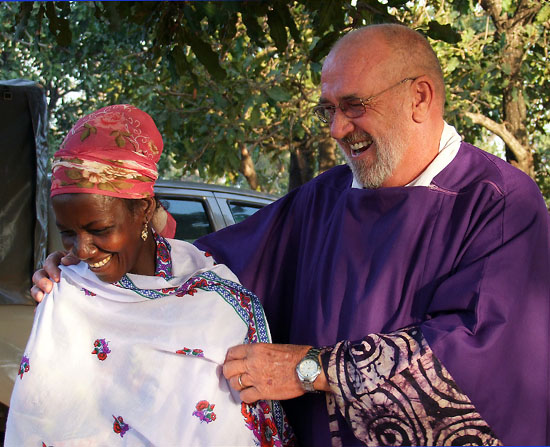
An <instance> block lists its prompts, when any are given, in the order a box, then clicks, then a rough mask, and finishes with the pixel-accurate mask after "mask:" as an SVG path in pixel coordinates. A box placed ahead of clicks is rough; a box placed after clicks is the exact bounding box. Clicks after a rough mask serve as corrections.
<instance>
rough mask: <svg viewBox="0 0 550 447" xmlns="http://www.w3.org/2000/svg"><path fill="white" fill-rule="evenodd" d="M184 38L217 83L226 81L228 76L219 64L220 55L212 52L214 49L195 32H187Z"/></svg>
mask: <svg viewBox="0 0 550 447" xmlns="http://www.w3.org/2000/svg"><path fill="white" fill-rule="evenodd" d="M184 36H185V41H186V43H188V44H189V46H190V47H191V49H192V50H193V53H195V56H196V57H197V59H198V60H199V61H200V62H201V64H203V65H204V66H205V67H206V69H207V70H208V73H210V75H211V76H212V77H213V78H214V79H216V80H217V81H222V80H224V79H225V78H226V77H227V74H226V72H225V70H224V69H223V68H222V67H221V65H220V63H219V60H218V54H217V53H214V51H212V47H211V46H210V45H209V44H207V43H206V42H204V41H203V40H201V39H200V38H199V37H198V36H197V35H196V34H195V33H193V32H186V33H185V34H184Z"/></svg>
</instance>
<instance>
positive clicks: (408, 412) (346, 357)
mask: <svg viewBox="0 0 550 447" xmlns="http://www.w3.org/2000/svg"><path fill="white" fill-rule="evenodd" d="M321 355H322V360H323V366H324V367H325V368H326V369H325V372H326V375H327V379H328V381H329V384H330V387H331V389H332V394H331V396H330V397H329V396H327V407H328V411H329V418H330V430H331V434H332V436H333V445H339V443H341V441H340V439H339V433H338V432H339V430H340V427H338V420H337V418H336V417H335V413H336V408H338V410H339V412H340V413H341V415H342V416H343V417H344V418H345V419H346V422H347V423H348V426H349V427H350V428H351V430H352V431H353V433H354V435H355V436H356V437H357V439H359V440H360V441H361V442H363V443H364V444H365V445H378V446H380V445H502V444H501V443H500V441H499V440H498V439H497V437H496V436H495V434H494V433H493V432H492V430H491V429H490V427H489V426H488V425H487V423H486V422H485V421H484V420H483V419H482V417H481V416H480V415H479V413H477V411H476V409H475V408H474V406H473V405H472V403H471V401H470V399H469V398H468V396H466V395H465V394H464V393H462V391H461V390H460V389H459V387H458V385H457V384H456V383H455V382H454V380H453V378H452V377H451V376H450V374H449V372H448V371H447V370H446V369H445V367H444V366H443V365H442V364H441V363H440V362H439V360H438V359H437V358H436V357H435V355H434V354H433V352H432V351H431V349H430V347H429V346H428V344H427V342H426V340H425V339H424V337H423V336H422V333H421V331H420V329H419V328H418V327H409V328H405V329H402V330H399V331H396V332H393V333H391V334H373V335H370V336H368V337H366V338H364V339H363V340H361V342H359V343H357V344H352V343H350V342H349V341H343V342H340V343H338V344H337V345H335V346H334V347H332V348H329V349H326V350H325V351H323V353H322V354H321ZM325 357H328V362H327V365H326V366H325V362H326V359H325ZM327 394H328V393H327Z"/></svg>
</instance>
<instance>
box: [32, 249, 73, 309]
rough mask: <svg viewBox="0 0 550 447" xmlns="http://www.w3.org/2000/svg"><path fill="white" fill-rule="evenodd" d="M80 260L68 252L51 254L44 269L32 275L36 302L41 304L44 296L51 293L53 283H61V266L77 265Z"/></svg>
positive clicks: (33, 293) (33, 294) (33, 295)
mask: <svg viewBox="0 0 550 447" xmlns="http://www.w3.org/2000/svg"><path fill="white" fill-rule="evenodd" d="M79 262H80V260H79V259H78V258H77V257H76V256H74V255H72V254H70V253H67V252H64V251H54V252H53V253H51V254H50V255H49V256H48V257H47V258H46V261H45V262H44V267H43V268H41V269H40V270H37V271H36V272H34V274H33V275H32V282H33V284H34V286H32V287H31V295H32V297H33V298H34V300H35V301H36V302H37V303H39V302H40V301H42V300H43V299H44V294H46V293H50V292H51V291H52V288H53V283H54V281H55V282H59V277H60V275H61V270H60V269H59V265H60V264H63V265H75V264H78V263H79Z"/></svg>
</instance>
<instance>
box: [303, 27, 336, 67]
mask: <svg viewBox="0 0 550 447" xmlns="http://www.w3.org/2000/svg"><path fill="white" fill-rule="evenodd" d="M338 37H340V33H339V32H338V31H331V32H330V33H327V34H325V35H324V36H323V37H321V39H319V41H318V42H317V43H316V44H315V46H314V47H313V49H312V50H311V51H310V53H309V58H310V59H311V60H312V61H314V62H318V61H320V60H321V59H323V58H324V57H325V56H326V55H327V54H328V52H329V51H330V49H331V48H332V45H334V43H335V42H336V41H337V40H338Z"/></svg>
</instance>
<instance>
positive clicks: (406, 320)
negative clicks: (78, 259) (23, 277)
mask: <svg viewBox="0 0 550 447" xmlns="http://www.w3.org/2000/svg"><path fill="white" fill-rule="evenodd" d="M321 85H322V88H321V98H320V100H319V104H318V106H317V107H316V108H315V113H316V114H317V116H318V117H319V118H320V119H321V121H323V122H324V123H326V124H327V125H329V126H330V132H331V135H332V137H333V138H334V139H335V140H336V141H337V143H338V145H339V146H340V148H341V150H342V152H343V154H344V155H345V157H346V159H347V166H338V167H336V168H333V169H332V170H329V171H328V172H326V173H324V174H322V175H320V176H319V177H317V178H316V179H314V180H312V181H311V182H309V183H307V184H306V185H304V186H302V187H301V188H299V189H297V190H294V191H292V192H291V193H289V194H288V195H286V196H285V197H283V198H282V199H280V200H279V201H277V202H276V203H275V204H273V205H270V206H268V207H266V208H264V209H263V210H261V211H259V212H258V213H256V214H255V215H254V216H252V217H251V218H249V219H247V220H246V221H245V222H243V223H241V224H239V225H234V226H232V227H229V228H227V229H225V230H222V231H220V232H218V233H214V234H211V235H209V236H206V237H204V238H202V239H200V240H199V241H197V243H196V244H197V246H198V247H199V248H201V249H203V250H208V251H209V252H211V253H213V255H214V257H215V258H216V260H217V262H220V263H224V264H227V265H228V266H229V267H230V268H231V269H232V270H233V271H234V272H235V273H236V274H237V276H238V277H239V278H240V280H241V282H242V283H243V284H244V285H245V286H246V287H248V288H249V289H251V290H253V291H255V293H256V294H258V295H259V296H260V297H261V299H262V300H263V304H264V307H265V311H266V315H267V317H268V320H269V322H270V325H271V329H272V335H273V340H274V341H275V343H279V344H273V345H241V346H236V347H234V348H231V349H230V350H229V352H228V354H227V359H226V362H225V365H224V374H225V376H226V377H227V378H228V379H229V381H230V384H231V386H233V388H235V389H236V390H238V391H240V396H241V399H242V400H244V401H246V402H252V401H255V400H258V399H280V400H285V399H288V400H287V401H286V402H285V409H286V410H287V414H288V417H289V420H290V423H291V425H292V426H293V427H294V429H295V431H296V434H297V437H298V440H299V441H300V443H301V445H303V446H307V447H310V446H311V447H313V446H314V447H319V446H329V445H331V444H332V445H334V446H338V445H344V446H355V445H372V446H379V445H501V444H503V443H504V444H512V445H527V444H532V445H546V444H548V443H549V442H550V439H549V438H548V431H549V430H548V420H549V411H548V403H549V380H548V378H549V377H550V371H549V353H550V346H549V329H548V328H549V327H550V321H549V314H550V307H549V302H550V300H549V297H550V284H549V278H548V277H549V274H548V272H549V271H550V235H549V227H550V222H549V218H548V212H547V210H546V206H545V203H544V200H543V198H542V196H541V194H540V191H539V190H538V188H537V186H536V184H535V183H534V182H533V181H532V180H531V179H530V178H529V177H528V176H526V175H525V174H523V173H522V172H520V171H519V170H517V169H515V168H513V167H512V166H511V165H509V164H507V163H505V162H504V161H502V160H500V159H498V158H496V157H494V156H492V155H490V154H488V153H486V152H484V151H482V150H480V149H478V148H476V147H474V146H472V145H470V144H467V143H465V142H462V141H461V138H460V136H459V135H458V134H457V132H456V131H455V129H454V128H453V127H451V126H449V125H448V124H446V123H445V121H444V119H443V113H444V103H445V87H444V83H443V76H442V72H441V68H440V66H439V62H438V60H437V57H436V56H435V53H434V52H433V50H432V48H431V47H430V45H429V43H428V42H427V40H426V39H425V38H424V37H423V36H422V35H421V34H419V33H416V32H415V31H412V30H410V29H408V28H406V27H403V26H399V25H375V26H368V27H365V28H361V29H358V30H355V31H353V32H351V33H349V34H347V35H346V36H344V37H343V38H342V39H341V40H340V41H339V42H338V43H337V44H336V45H335V46H334V48H333V49H332V50H331V52H330V54H329V55H328V56H327V58H326V60H325V62H324V65H323V71H322V77H321ZM50 268H51V267H50ZM51 269H52V271H53V268H51ZM41 276H42V274H35V279H36V280H37V281H38V279H40V278H41ZM40 281H41V282H39V284H44V282H43V281H44V280H43V279H42V280H40ZM268 435H269V433H266V439H268V438H269V436H268Z"/></svg>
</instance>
